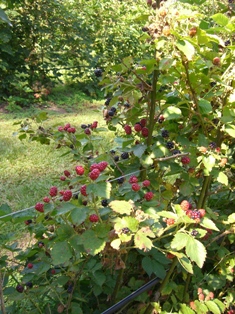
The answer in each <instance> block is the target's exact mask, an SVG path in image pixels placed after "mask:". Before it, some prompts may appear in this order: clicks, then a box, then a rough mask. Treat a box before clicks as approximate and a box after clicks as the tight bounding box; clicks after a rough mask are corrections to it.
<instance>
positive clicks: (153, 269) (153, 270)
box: [142, 256, 166, 278]
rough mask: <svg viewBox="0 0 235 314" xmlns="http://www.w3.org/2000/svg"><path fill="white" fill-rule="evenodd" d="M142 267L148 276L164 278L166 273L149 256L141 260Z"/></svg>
mask: <svg viewBox="0 0 235 314" xmlns="http://www.w3.org/2000/svg"><path fill="white" fill-rule="evenodd" d="M142 267H143V269H144V270H145V271H146V273H147V274H148V275H149V276H151V275H152V274H155V275H156V276H158V277H159V278H164V277H165V274H166V271H165V269H164V267H163V265H162V264H160V263H158V262H157V261H156V260H154V259H152V258H151V257H149V256H145V257H144V258H143V259H142Z"/></svg>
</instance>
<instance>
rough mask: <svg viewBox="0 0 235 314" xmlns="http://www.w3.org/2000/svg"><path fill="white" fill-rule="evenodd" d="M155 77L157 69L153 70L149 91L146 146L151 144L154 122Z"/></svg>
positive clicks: (156, 76)
mask: <svg viewBox="0 0 235 314" xmlns="http://www.w3.org/2000/svg"><path fill="white" fill-rule="evenodd" d="M157 78H158V71H157V70H154V71H153V79H152V91H151V93H150V110H149V125H148V129H149V134H148V138H147V146H150V145H151V144H152V138H153V137H152V134H153V128H154V124H155V120H154V116H155V109H156V93H157Z"/></svg>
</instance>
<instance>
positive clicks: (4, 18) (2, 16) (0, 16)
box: [0, 8, 12, 26]
mask: <svg viewBox="0 0 235 314" xmlns="http://www.w3.org/2000/svg"><path fill="white" fill-rule="evenodd" d="M0 19H1V20H2V21H3V22H5V23H7V24H8V25H9V26H12V24H11V22H10V20H9V19H8V17H7V15H6V13H5V12H4V11H3V9H1V8H0Z"/></svg>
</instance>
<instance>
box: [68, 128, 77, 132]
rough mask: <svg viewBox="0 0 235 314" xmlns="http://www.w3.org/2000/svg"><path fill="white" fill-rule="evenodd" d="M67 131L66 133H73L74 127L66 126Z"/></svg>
mask: <svg viewBox="0 0 235 314" xmlns="http://www.w3.org/2000/svg"><path fill="white" fill-rule="evenodd" d="M67 132H68V133H75V132H76V129H75V128H74V127H70V128H68V130H67Z"/></svg>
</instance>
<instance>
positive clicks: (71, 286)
mask: <svg viewBox="0 0 235 314" xmlns="http://www.w3.org/2000/svg"><path fill="white" fill-rule="evenodd" d="M72 291H73V285H72V284H71V285H69V286H68V288H67V292H68V293H72Z"/></svg>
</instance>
